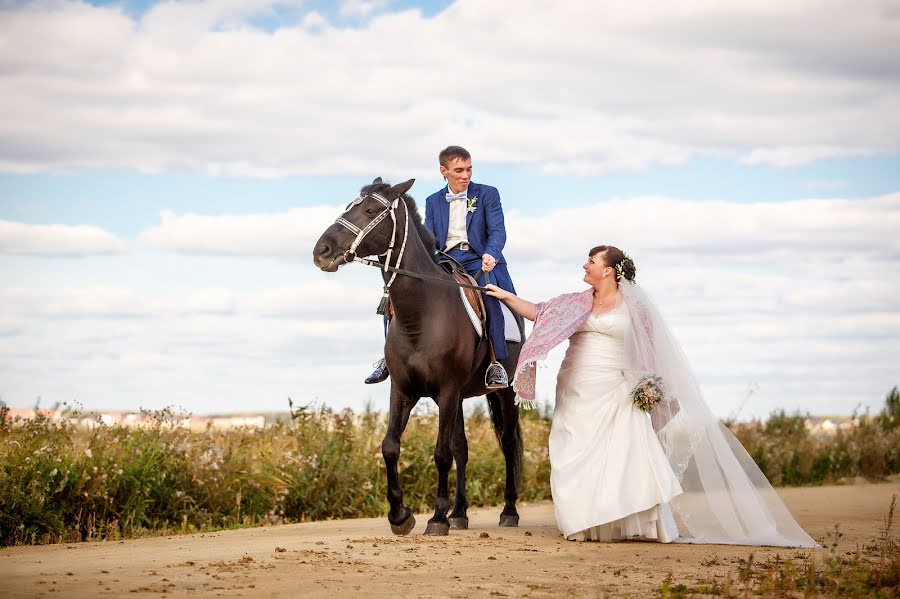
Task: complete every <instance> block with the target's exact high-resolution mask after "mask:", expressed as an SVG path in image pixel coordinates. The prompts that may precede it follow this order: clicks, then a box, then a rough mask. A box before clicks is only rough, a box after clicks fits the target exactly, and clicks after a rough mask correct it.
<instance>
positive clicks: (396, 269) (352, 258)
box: [334, 193, 490, 314]
mask: <svg viewBox="0 0 900 599" xmlns="http://www.w3.org/2000/svg"><path fill="white" fill-rule="evenodd" d="M368 197H370V198H372V199H374V200H377V201H378V202H379V203H380V204H381V205H382V206H384V210H382V211H381V212H380V213H379V214H378V215H377V216H376V217H375V218H373V219H372V221H371V222H370V223H369V224H368V225H366V227H365V228H364V229H360V228H359V227H357V226H356V225H354V224H353V223H352V222H350V221H349V220H347V219H346V218H344V217H343V215H342V216H339V217H338V218H337V219H336V220H335V221H334V222H335V223H337V224H339V225H341V226H342V227H344V228H345V229H347V230H348V231H350V232H351V233H353V234H354V235H356V239H354V240H353V243H351V244H350V248H349V249H348V250H347V251H346V252H344V253H343V254H341V257H342V258H343V259H344V262H347V263H348V264H349V263H350V262H359V263H360V264H365V265H366V266H374V267H376V268H380V269H382V270H383V271H384V272H390V273H393V274H392V275H391V278H390V280H389V281H388V282H387V283H386V284H385V286H384V294H383V295H382V297H381V302H380V303H379V304H378V309H377V310H376V313H378V314H384V312H385V309H386V308H387V302H388V298H389V297H390V290H391V285H392V284H393V283H394V280H395V279H396V278H397V275H398V274H401V275H404V276H407V277H412V278H415V279H420V280H423V281H435V282H437V283H442V284H444V285H451V286H453V287H464V288H466V289H477V290H479V291H488V289H487V288H485V287H480V286H478V285H470V284H468V283H460V282H459V281H456V280H453V281H450V280H447V279H442V278H440V277H434V276H431V275H425V274H421V273H417V272H413V271H410V270H406V269H403V268H400V261H401V260H402V259H403V254H404V252H405V251H406V241H407V240H408V239H409V209H408V207H407V206H406V200H404V199H403V196H400V197H398V198H397V199H396V200H394V201H393V202H390V201H388V200H387V199H386V198H385V197H384V196H382V195H380V194H377V193H371V194H368ZM364 199H365V197H364V196H360V197H358V198H356V199H355V200H354V201H352V202H350V204H349V205H348V206H347V208H346V209H345V210H344V214H347V212H349V211H350V210H351V209H352V208H353V207H354V206H357V205H359V204H361V203H362V201H363V200H364ZM401 201H402V202H403V208H404V212H405V213H406V220H405V221H404V223H403V243H401V244H400V250H399V251H398V252H397V260H396V262H395V263H394V266H391V264H390V263H391V254H393V252H394V244H395V243H396V239H397V214H396V212H397V207H398V206H399V205H400V202H401ZM388 216H390V217H391V221H393V224H394V230H393V232H392V233H391V241H390V244H388V249H387V251H386V252H385V253H383V254H380V255H381V256H386V259H385V261H384V264H382V263H380V262H377V261H375V260H369V259H368V258H360V257H359V256H357V255H356V248H358V247H359V244H360V243H362V241H363V239H365V237H366V235H368V234H369V233H371V232H372V230H373V229H374V228H375V227H376V226H378V224H379V223H381V221H383V220H384V219H385V218H387V217H388ZM482 272H484V271H482ZM487 276H488V275H487V273H485V277H486V278H487ZM488 282H490V281H489V279H488Z"/></svg>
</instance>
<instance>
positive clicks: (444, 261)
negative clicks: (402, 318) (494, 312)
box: [385, 252, 487, 335]
mask: <svg viewBox="0 0 900 599" xmlns="http://www.w3.org/2000/svg"><path fill="white" fill-rule="evenodd" d="M439 254H440V258H439V260H438V265H439V266H440V267H441V268H443V269H444V270H445V271H447V274H449V275H451V276H452V277H453V278H454V279H456V280H457V282H459V283H464V284H466V285H475V286H477V285H478V281H476V280H475V277H473V276H472V275H470V274H469V273H467V272H466V269H464V268H463V267H462V265H461V264H460V263H459V262H457V261H456V260H454V259H453V258H451V257H450V256H448V255H447V254H444V253H443V252H439ZM459 293H460V295H461V296H462V298H463V299H464V302H465V304H466V308H467V310H466V311H467V312H468V313H469V317H470V318H471V319H472V326H474V327H475V330H476V331H477V332H478V334H479V335H482V334H483V331H485V327H486V326H487V310H486V309H485V307H484V298H482V297H481V292H479V291H478V290H477V289H469V288H466V287H460V288H459ZM385 314H386V315H387V318H388V320H391V319H392V318H393V317H394V307H393V305H392V304H391V302H390V301H388V304H387V308H386V311H385ZM476 321H478V323H479V324H480V325H481V327H480V328H479V327H478V326H476Z"/></svg>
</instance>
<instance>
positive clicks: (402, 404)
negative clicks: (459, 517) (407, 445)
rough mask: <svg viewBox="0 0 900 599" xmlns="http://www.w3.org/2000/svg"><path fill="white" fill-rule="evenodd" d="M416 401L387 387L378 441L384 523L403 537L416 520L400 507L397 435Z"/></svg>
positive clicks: (406, 509)
mask: <svg viewBox="0 0 900 599" xmlns="http://www.w3.org/2000/svg"><path fill="white" fill-rule="evenodd" d="M417 402H418V398H416V399H412V398H409V397H407V396H405V395H404V394H402V393H401V392H400V391H398V390H397V389H396V387H394V386H393V385H391V408H390V415H389V417H388V428H387V432H386V433H385V435H384V440H383V441H382V442H381V455H382V456H384V465H385V470H386V471H387V487H388V488H387V500H388V503H389V504H390V506H391V508H390V510H389V511H388V522H390V523H391V532H393V533H394V534H395V535H405V534H409V532H410V531H411V530H412V529H413V528H415V526H416V518H415V517H414V516H413V514H412V511H411V510H410V509H409V508H408V507H406V506H405V505H404V504H403V489H401V488H400V473H399V472H398V470H397V462H398V461H399V460H400V436H401V435H403V431H404V430H406V425H407V423H408V422H409V414H410V412H411V411H412V409H413V408H414V407H415V405H416V403H417Z"/></svg>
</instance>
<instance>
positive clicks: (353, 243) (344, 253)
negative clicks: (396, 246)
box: [313, 177, 416, 272]
mask: <svg viewBox="0 0 900 599" xmlns="http://www.w3.org/2000/svg"><path fill="white" fill-rule="evenodd" d="M415 181H416V180H415V179H410V180H409V181H406V182H405V183H399V184H397V185H394V186H391V185H389V184H387V183H384V182H382V180H381V177H378V178H377V179H375V180H374V181H372V184H371V185H367V186H365V187H363V188H362V189H361V190H360V193H359V197H357V198H356V199H355V200H353V201H352V202H350V203H349V204H347V207H346V208H345V209H344V212H343V213H342V214H341V216H340V217H338V219H337V220H336V221H335V222H334V224H332V225H331V226H330V227H328V228H327V229H325V232H324V233H322V236H321V237H319V240H318V241H317V242H316V244H315V246H313V263H314V264H315V265H316V266H318V267H319V268H320V269H322V270H324V271H326V272H334V271H336V270H337V269H338V268H339V267H340V266H342V265H344V264H346V263H347V262H348V260H350V261H352V260H353V256H371V255H375V254H378V255H380V254H384V253H385V252H386V251H387V249H388V246H389V245H390V242H391V239H392V237H393V234H394V223H395V222H396V220H395V219H396V214H395V211H396V209H397V205H398V204H397V200H398V199H399V198H401V197H403V195H404V194H405V193H406V192H407V191H409V189H410V188H411V187H412V186H413V183H415Z"/></svg>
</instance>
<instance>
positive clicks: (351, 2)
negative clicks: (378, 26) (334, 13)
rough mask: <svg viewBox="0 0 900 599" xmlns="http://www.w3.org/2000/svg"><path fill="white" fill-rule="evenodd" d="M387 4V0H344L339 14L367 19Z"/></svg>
mask: <svg viewBox="0 0 900 599" xmlns="http://www.w3.org/2000/svg"><path fill="white" fill-rule="evenodd" d="M386 5H387V1H386V0H342V2H341V6H340V8H339V9H338V14H339V15H341V16H342V17H350V18H356V19H365V18H367V17H369V16H371V15H372V13H373V12H374V11H376V10H378V9H380V8H383V7H384V6H386Z"/></svg>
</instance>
